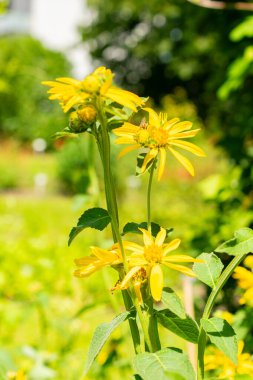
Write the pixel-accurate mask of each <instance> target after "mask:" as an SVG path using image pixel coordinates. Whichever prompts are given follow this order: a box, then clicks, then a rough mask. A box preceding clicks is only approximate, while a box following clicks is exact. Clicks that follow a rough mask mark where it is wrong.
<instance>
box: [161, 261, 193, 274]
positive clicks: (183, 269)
mask: <svg viewBox="0 0 253 380" xmlns="http://www.w3.org/2000/svg"><path fill="white" fill-rule="evenodd" d="M163 264H165V265H166V266H167V267H169V268H171V269H174V270H177V271H178V272H181V273H183V274H186V275H187V276H190V277H196V275H195V273H194V272H193V271H192V270H191V269H190V268H187V267H185V266H183V265H177V264H169V263H165V262H164V263H163Z"/></svg>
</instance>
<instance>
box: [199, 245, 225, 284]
mask: <svg viewBox="0 0 253 380" xmlns="http://www.w3.org/2000/svg"><path fill="white" fill-rule="evenodd" d="M197 258H198V259H200V260H203V261H204V262H203V263H194V265H193V268H192V270H193V272H194V273H195V274H196V276H197V278H198V279H199V280H200V281H202V282H204V283H205V284H207V285H209V286H210V287H211V288H214V287H215V285H216V282H217V280H218V278H219V277H220V274H221V272H222V269H223V267H224V265H223V264H222V262H221V260H220V259H219V258H218V257H217V256H216V255H215V254H214V253H213V252H212V253H205V252H204V253H201V255H199V256H198V257H197Z"/></svg>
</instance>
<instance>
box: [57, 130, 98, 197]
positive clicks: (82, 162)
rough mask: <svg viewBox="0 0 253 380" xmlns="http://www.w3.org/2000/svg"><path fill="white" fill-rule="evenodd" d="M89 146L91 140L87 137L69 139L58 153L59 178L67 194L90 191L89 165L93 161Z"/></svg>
mask: <svg viewBox="0 0 253 380" xmlns="http://www.w3.org/2000/svg"><path fill="white" fill-rule="evenodd" d="M85 137H86V138H87V137H88V136H85ZM88 148H89V141H87V139H74V141H73V140H70V141H67V142H66V143H65V144H64V146H63V147H62V149H61V150H60V151H59V152H58V154H57V156H58V157H57V158H58V169H57V170H58V179H59V182H60V186H61V189H62V190H63V191H64V192H65V193H66V194H72V195H73V194H77V193H87V191H88V188H89V184H90V176H89V166H90V164H91V163H92V157H89V154H88V153H89V149H88ZM90 161H91V162H90Z"/></svg>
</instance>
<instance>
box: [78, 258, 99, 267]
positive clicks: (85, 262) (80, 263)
mask: <svg viewBox="0 0 253 380" xmlns="http://www.w3.org/2000/svg"><path fill="white" fill-rule="evenodd" d="M74 261H75V264H76V265H77V266H79V267H80V266H85V265H89V264H92V263H94V262H98V259H97V258H96V257H94V256H87V257H80V258H79V259H75V260H74Z"/></svg>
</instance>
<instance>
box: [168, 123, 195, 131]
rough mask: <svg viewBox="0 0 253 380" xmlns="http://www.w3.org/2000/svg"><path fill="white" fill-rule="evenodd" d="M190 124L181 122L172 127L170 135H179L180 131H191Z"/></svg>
mask: <svg viewBox="0 0 253 380" xmlns="http://www.w3.org/2000/svg"><path fill="white" fill-rule="evenodd" d="M191 127H192V123H191V122H190V121H181V123H178V124H177V125H175V126H173V127H172V129H171V133H179V132H182V131H188V130H189V129H191Z"/></svg>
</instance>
